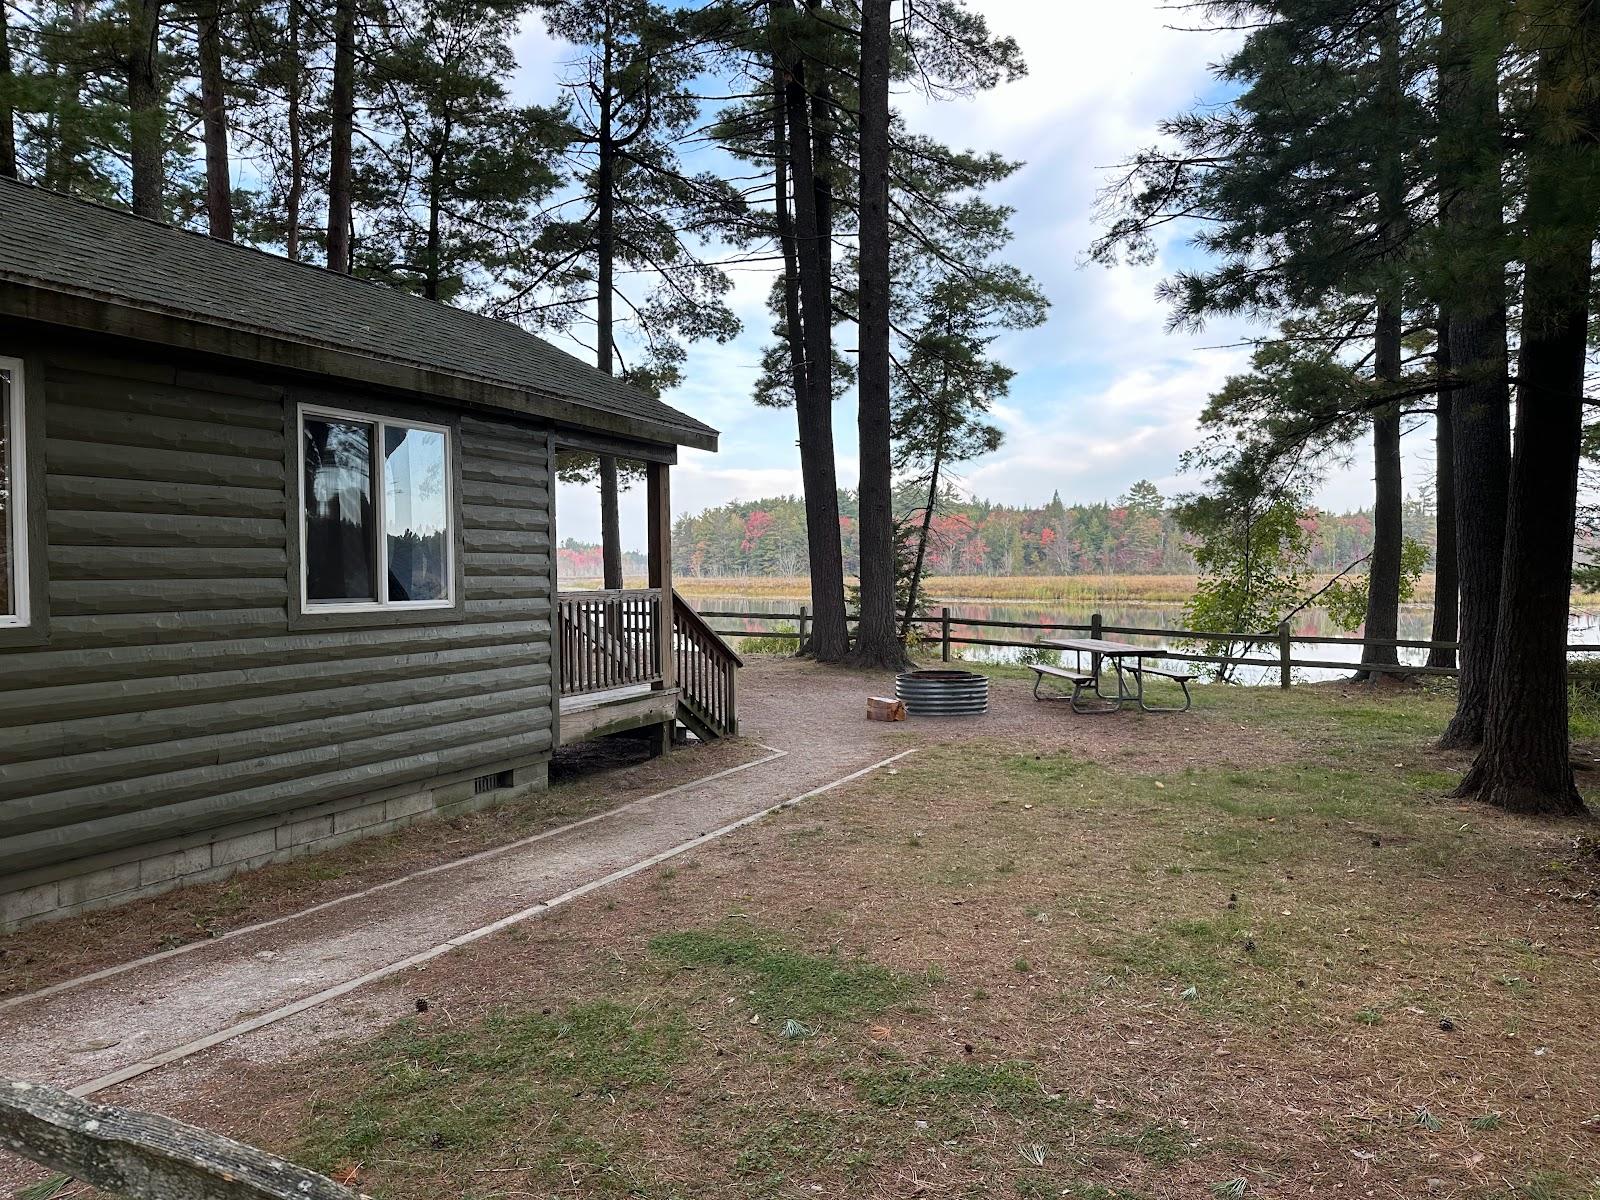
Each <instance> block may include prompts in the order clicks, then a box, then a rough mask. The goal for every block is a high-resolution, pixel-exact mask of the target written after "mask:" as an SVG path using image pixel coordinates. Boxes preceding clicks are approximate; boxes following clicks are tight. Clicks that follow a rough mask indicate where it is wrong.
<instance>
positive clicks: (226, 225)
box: [198, 0, 233, 242]
mask: <svg viewBox="0 0 1600 1200" xmlns="http://www.w3.org/2000/svg"><path fill="white" fill-rule="evenodd" d="M198 35H199V52H200V120H201V124H202V127H203V129H204V132H205V146H206V221H207V226H208V229H209V231H210V233H211V236H212V237H214V238H218V239H220V240H221V241H224V242H231V241H233V183H232V180H231V179H230V177H229V170H228V93H227V84H226V82H225V81H224V76H223V71H222V2H221V0H211V2H210V3H209V4H206V5H204V6H203V7H202V8H201V11H200V21H199V29H198Z"/></svg>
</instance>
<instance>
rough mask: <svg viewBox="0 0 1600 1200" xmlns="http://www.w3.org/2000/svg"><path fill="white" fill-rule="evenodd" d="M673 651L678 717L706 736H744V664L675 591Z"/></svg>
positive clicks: (673, 595)
mask: <svg viewBox="0 0 1600 1200" xmlns="http://www.w3.org/2000/svg"><path fill="white" fill-rule="evenodd" d="M672 598H673V605H672V632H673V638H672V650H673V655H674V659H673V666H674V674H675V675H676V677H677V683H678V699H679V714H678V715H679V717H680V718H681V719H683V721H684V723H685V724H686V725H691V727H693V728H694V729H695V732H696V733H697V734H700V736H702V737H707V736H709V737H728V736H731V735H733V734H736V733H738V732H739V699H738V693H737V691H736V681H737V678H738V675H737V672H738V670H739V668H740V667H742V666H744V660H743V659H742V658H740V657H739V656H738V655H737V654H735V653H734V651H733V647H731V646H729V645H728V643H727V642H725V641H723V640H722V636H721V635H720V634H719V633H717V631H716V630H715V629H712V628H711V626H710V625H708V624H706V621H705V618H704V617H702V616H701V615H700V614H699V613H697V612H696V611H695V610H694V607H693V606H692V605H690V604H689V602H688V601H687V600H685V599H684V598H683V597H682V596H680V595H678V594H677V592H673V594H672Z"/></svg>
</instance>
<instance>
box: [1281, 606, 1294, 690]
mask: <svg viewBox="0 0 1600 1200" xmlns="http://www.w3.org/2000/svg"><path fill="white" fill-rule="evenodd" d="M1289 655H1290V648H1289V622H1288V621H1279V622H1278V686H1279V687H1281V688H1286V687H1288V686H1289V684H1290V683H1291V682H1292V680H1291V679H1290V674H1289Z"/></svg>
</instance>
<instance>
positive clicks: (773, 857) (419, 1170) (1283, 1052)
mask: <svg viewBox="0 0 1600 1200" xmlns="http://www.w3.org/2000/svg"><path fill="white" fill-rule="evenodd" d="M1447 710H1448V701H1447V700H1446V699H1444V698H1441V697H1437V696H1430V695H1428V694H1427V693H1421V692H1416V691H1410V692H1406V693H1404V694H1388V693H1381V692H1380V693H1372V692H1369V691H1367V690H1365V689H1354V688H1352V689H1348V690H1341V689H1339V688H1333V687H1304V688H1297V689H1295V690H1293V691H1292V692H1289V693H1283V692H1278V691H1276V690H1269V689H1231V690H1230V689H1221V688H1209V689H1204V690H1203V692H1202V700H1201V704H1200V711H1199V717H1198V718H1197V719H1203V720H1204V721H1206V722H1207V723H1208V726H1207V727H1208V728H1209V729H1211V730H1213V731H1214V739H1213V740H1214V745H1215V754H1214V758H1213V759H1212V760H1211V761H1209V762H1207V763H1205V764H1203V765H1200V766H1188V767H1184V766H1176V765H1169V764H1168V763H1164V761H1163V755H1162V748H1161V745H1160V742H1159V736H1160V729H1161V725H1160V724H1159V723H1158V722H1156V721H1155V720H1154V719H1151V720H1150V721H1149V722H1147V723H1146V724H1145V725H1144V726H1141V728H1143V729H1146V730H1148V731H1149V735H1148V736H1149V738H1151V739H1152V740H1151V741H1148V742H1146V743H1145V744H1144V745H1143V746H1141V745H1139V744H1138V743H1137V742H1132V743H1125V744H1124V746H1123V748H1122V749H1120V750H1118V751H1116V752H1114V753H1113V754H1112V755H1111V756H1110V757H1109V758H1101V759H1097V760H1090V759H1086V758H1080V757H1075V756H1072V755H1068V754H1061V753H1048V754H1036V753H1033V752H1031V751H1030V750H1029V749H1028V748H1027V747H1026V745H1025V743H1020V742H1019V741H1018V740H1017V739H1012V740H1008V741H999V740H995V741H983V740H978V741H965V742H952V743H951V744H948V745H944V746H937V747H932V748H929V749H925V750H923V751H921V752H919V753H917V754H915V755H913V756H911V757H910V758H907V759H904V760H902V761H901V763H899V764H898V767H897V769H895V770H892V771H883V772H879V773H877V774H875V775H872V776H870V777H868V778H866V779H864V780H862V781H861V782H860V783H858V784H856V785H854V786H852V787H850V788H848V789H843V790H840V791H838V792H834V793H830V794H829V795H826V796H824V797H820V798H818V799H817V800H815V801H811V802H807V803H806V804H805V805H803V806H801V807H799V808H797V809H794V810H790V811H788V812H786V813H783V814H781V815H779V816H777V817H774V818H772V819H769V820H767V821H765V822H762V823H760V824H758V825H755V826H753V827H750V828H749V829H746V830H744V831H741V832H740V833H738V834H735V835H732V836H730V837H728V838H726V839H724V840H722V841H720V842H717V843H713V844H712V845H710V846H708V847H705V848H703V849H702V850H700V851H698V852H696V854H695V855H694V856H692V857H686V858H683V859H678V860H674V862H673V863H671V864H668V865H664V866H663V867H661V868H658V869H657V870H656V871H655V872H654V873H653V874H651V875H646V876H641V877H638V878H636V879H634V880H630V881H628V882H627V883H625V884H623V885H621V886H619V887H617V888H615V889H613V890H611V891H608V892H604V893H600V894H597V895H596V896H594V897H591V898H590V900H589V901H587V902H585V903H584V904H580V905H574V906H572V907H571V908H568V909H563V910H561V911H560V912H558V913H554V914H552V915H551V916H550V917H549V918H548V919H546V920H543V921H541V922H537V923H534V924H531V925H527V926H520V927H517V928H515V929H513V930H510V931H508V932H507V933H505V934H503V935H501V936H499V937H497V938H494V939H490V940H489V941H487V942H485V943H480V944H478V945H476V946H474V947H471V948H469V949H467V950H464V951H462V952H460V953H458V954H456V955H454V956H451V957H449V958H446V959H444V960H441V961H440V962H439V963H436V964H435V965H434V966H433V967H432V968H431V969H430V970H429V971H428V972H427V973H426V974H424V975H419V976H416V977H414V978H413V979H410V980H408V981H407V982H406V983H405V984H403V985H402V986H403V987H404V988H408V989H411V991H408V992H402V993H400V994H399V996H398V999H399V1000H400V1001H401V1002H402V1003H403V1004H404V1006H405V1007H406V1008H408V1009H413V1008H414V1009H417V1010H418V1011H415V1012H414V1013H413V1015H411V1016H408V1017H406V1018H404V1019H401V1020H400V1021H399V1022H398V1023H397V1024H395V1025H394V1026H393V1027H392V1028H391V1029H390V1030H388V1031H387V1032H386V1033H385V1034H383V1035H382V1036H381V1037H379V1038H378V1039H377V1040H375V1041H372V1042H370V1043H367V1044H362V1045H356V1046H340V1047H336V1048H334V1049H332V1051H331V1052H329V1050H328V1048H326V1047H324V1048H323V1051H322V1052H320V1053H318V1054H316V1055H315V1056H308V1057H307V1058H306V1059H305V1060H303V1061H300V1062H296V1063H294V1064H291V1065H289V1066H284V1065H282V1064H279V1065H276V1066H261V1067H259V1068H257V1069H255V1070H253V1071H252V1070H245V1069H242V1070H241V1072H240V1075H239V1077H238V1079H237V1081H236V1083H237V1087H238V1089H239V1092H238V1105H237V1108H238V1111H240V1112H241V1113H254V1114H258V1115H255V1116H252V1117H248V1118H247V1117H244V1116H241V1117H240V1120H241V1122H243V1124H242V1125H241V1126H240V1127H239V1128H237V1129H235V1130H233V1132H236V1133H239V1134H241V1135H242V1136H247V1137H250V1138H252V1140H256V1141H258V1142H261V1143H264V1144H268V1145H270V1146H272V1147H273V1148H275V1149H278V1150H281V1151H286V1152H288V1153H290V1154H291V1155H293V1156H294V1157H296V1158H298V1159H300V1160H301V1161H304V1162H306V1163H308V1164H309V1165H313V1166H316V1167H318V1168H320V1169H322V1170H325V1171H327V1172H329V1173H331V1174H334V1175H335V1176H336V1177H339V1178H342V1179H347V1180H349V1181H351V1182H355V1183H358V1184H359V1185H360V1186H361V1187H362V1188H363V1190H366V1191H368V1192H371V1193H372V1194H373V1195H375V1196H379V1197H383V1198H385V1200H400V1198H406V1197H416V1198H418V1200H422V1198H429V1200H433V1198H437V1197H463V1198H470V1200H500V1198H512V1197H609V1196H618V1197H622V1196H633V1197H651V1198H660V1200H667V1198H674V1197H681V1198H685V1200H686V1198H689V1197H700V1196H731V1197H802V1196H846V1195H848V1196H871V1197H878V1196H883V1197H891V1196H892V1197H917V1196H926V1197H974V1198H976V1197H987V1196H1018V1197H1047V1196H1049V1197H1060V1196H1068V1197H1078V1198H1079V1200H1112V1198H1119V1200H1133V1198H1138V1197H1202V1198H1203V1197H1207V1196H1219V1197H1240V1196H1274V1197H1301V1196H1332V1195H1339V1196H1352V1197H1365V1196H1379V1197H1425V1196H1462V1197H1484V1198H1490V1197H1495V1198H1506V1200H1510V1198H1513V1197H1516V1198H1521V1200H1596V1198H1597V1197H1600V1035H1597V1031H1600V848H1597V842H1596V841H1595V838H1594V832H1593V829H1592V827H1590V826H1589V825H1587V824H1556V825H1552V824H1542V823H1536V822H1527V821H1520V820H1515V819H1511V818H1506V817H1502V816H1500V815H1499V814H1495V813H1491V812H1488V811H1486V810H1484V809H1482V808H1480V807H1477V806H1472V805H1466V806H1463V805H1460V804H1458V803H1457V802H1455V801H1452V800H1448V799H1445V798H1444V793H1445V791H1446V790H1447V789H1448V787H1449V786H1450V784H1451V783H1452V781H1453V779H1454V778H1455V774H1454V772H1455V771H1456V770H1458V768H1459V765H1460V763H1459V760H1452V759H1445V758H1442V757H1441V756H1439V755H1437V754H1436V753H1435V752H1433V751H1431V750H1430V749H1428V748H1427V745H1428V738H1429V736H1430V735H1431V734H1433V733H1434V732H1435V731H1437V729H1438V728H1439V727H1440V726H1441V725H1442V724H1443V721H1444V718H1445V716H1446V715H1447ZM1108 720H1110V719H1109V718H1108ZM413 994H414V996H415V998H416V999H418V1000H424V1001H426V1006H425V1011H421V1010H422V1009H423V1007H424V1006H423V1005H413V1004H412V996H413ZM396 1007H397V1008H398V1007H399V1005H396Z"/></svg>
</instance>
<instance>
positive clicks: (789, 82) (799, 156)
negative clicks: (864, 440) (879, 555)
mask: <svg viewBox="0 0 1600 1200" xmlns="http://www.w3.org/2000/svg"><path fill="white" fill-rule="evenodd" d="M810 105H811V97H810V95H809V93H808V91H807V88H806V71H805V66H804V62H803V60H802V59H801V58H800V57H799V56H798V55H796V56H795V57H794V58H792V59H790V60H789V62H788V63H787V66H786V72H785V82H784V109H785V113H786V117H787V122H788V126H789V138H788V144H789V162H790V167H791V169H792V174H793V176H794V217H795V242H796V249H797V251H798V255H797V257H798V265H799V270H800V300H801V322H802V325H803V327H804V332H805V337H804V341H805V351H806V389H805V392H804V393H803V394H802V395H800V396H797V397H796V398H795V413H796V419H797V424H798V426H799V434H800V475H801V479H802V482H803V485H804V488H805V497H806V544H807V547H808V549H809V553H810V558H811V604H812V609H813V618H812V625H811V653H812V655H813V656H815V657H816V658H817V659H818V660H819V661H822V662H839V661H841V660H842V659H843V658H844V656H845V654H846V653H847V652H848V651H849V649H850V635H849V628H848V625H847V623H846V621H845V608H844V553H843V550H842V547H841V545H840V541H839V484H838V476H837V474H836V473H835V468H834V457H833V349H832V336H833V335H832V325H833V320H832V311H833V310H832V302H833V297H832V281H831V279H830V276H829V270H830V262H831V256H830V253H829V249H828V245H827V239H828V237H830V236H831V229H830V221H831V218H830V217H829V214H828V211H827V209H828V204H827V201H826V200H825V197H826V196H827V195H828V194H829V193H828V190H827V185H826V183H825V182H824V181H823V180H822V179H821V174H822V172H821V171H819V170H818V158H819V157H820V155H819V153H818V147H817V145H815V144H814V143H813V139H812V127H811V107H810Z"/></svg>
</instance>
